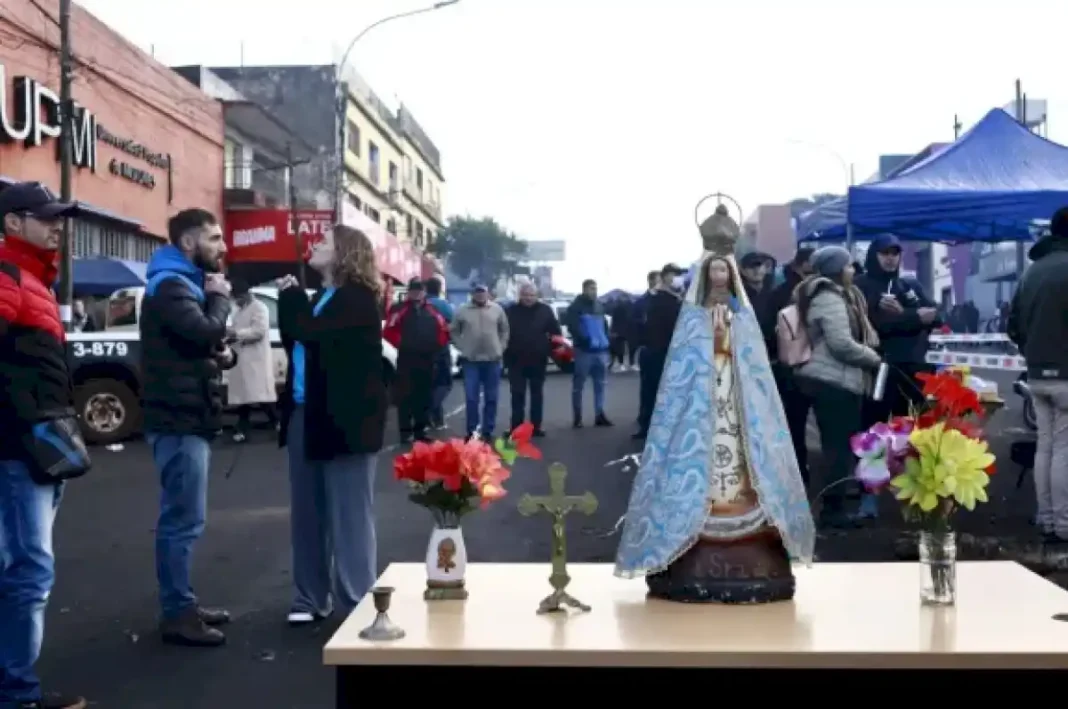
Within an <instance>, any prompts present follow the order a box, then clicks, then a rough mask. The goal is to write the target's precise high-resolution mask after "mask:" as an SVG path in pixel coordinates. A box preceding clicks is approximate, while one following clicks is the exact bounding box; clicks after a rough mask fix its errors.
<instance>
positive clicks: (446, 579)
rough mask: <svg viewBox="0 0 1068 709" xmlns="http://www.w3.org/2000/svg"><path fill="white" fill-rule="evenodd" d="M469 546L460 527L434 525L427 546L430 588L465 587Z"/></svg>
mask: <svg viewBox="0 0 1068 709" xmlns="http://www.w3.org/2000/svg"><path fill="white" fill-rule="evenodd" d="M466 573H467V547H466V546H465V545H464V533H463V529H461V528H460V527H434V531H433V532H431V533H430V543H429V544H428V545H427V548H426V579H427V587H428V588H432V589H433V588H441V589H446V588H463V586H464V575H465V574H466Z"/></svg>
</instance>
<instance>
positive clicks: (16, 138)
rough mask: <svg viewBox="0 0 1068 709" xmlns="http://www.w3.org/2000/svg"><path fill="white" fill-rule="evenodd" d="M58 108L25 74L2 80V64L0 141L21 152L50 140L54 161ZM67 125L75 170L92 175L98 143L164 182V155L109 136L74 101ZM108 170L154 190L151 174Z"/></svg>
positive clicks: (119, 164)
mask: <svg viewBox="0 0 1068 709" xmlns="http://www.w3.org/2000/svg"><path fill="white" fill-rule="evenodd" d="M9 107H10V109H9ZM59 108H60V100H59V95H58V94H57V93H56V92H55V91H53V90H52V89H50V88H48V87H47V86H45V85H44V84H42V83H40V82H39V81H37V80H36V79H32V78H29V77H26V76H16V77H13V78H12V79H11V80H10V81H8V79H7V74H6V72H5V69H4V66H3V64H0V141H2V142H5V143H17V142H22V143H23V144H25V146H26V147H27V148H37V147H40V146H42V145H44V142H45V140H46V139H53V140H55V143H56V159H57V160H59V158H60V149H59V146H60V142H59V138H60V136H61V135H62V131H63V128H62V122H61V121H60V120H59V113H60V111H59ZM71 124H72V126H73V130H72V136H71V138H72V140H71V143H72V147H73V155H72V161H71V162H72V164H73V165H74V166H75V167H78V168H87V169H88V170H89V171H90V172H96V170H97V164H98V163H97V160H98V155H97V145H98V143H104V144H106V145H110V146H112V147H114V148H116V149H118V150H120V151H122V152H124V153H126V154H127V155H129V156H130V157H134V158H137V159H139V160H141V161H143V162H144V163H147V164H148V165H149V166H150V167H154V168H157V169H160V170H166V171H167V177H168V180H169V179H170V174H171V156H170V155H169V154H164V153H158V152H155V151H153V150H151V149H150V148H148V147H146V146H144V145H142V144H140V143H138V142H136V141H134V140H132V139H130V138H124V137H121V136H117V135H115V134H114V133H112V132H110V131H109V130H107V129H106V128H104V126H102V125H100V124H99V123H98V121H97V118H96V116H95V115H94V114H93V113H92V112H90V111H89V110H88V109H86V108H84V107H83V106H79V105H78V104H77V103H75V104H74V111H73V115H72V121H71ZM108 172H109V173H111V174H112V175H115V176H117V177H121V178H123V179H126V180H129V181H130V182H134V183H136V184H139V185H141V186H143V187H146V188H148V189H153V188H154V187H155V186H156V178H155V176H154V175H153V174H152V173H151V172H149V171H147V170H145V169H143V168H141V167H138V166H137V165H134V164H130V163H127V162H125V161H123V160H121V159H119V158H113V159H112V160H110V161H109V162H108Z"/></svg>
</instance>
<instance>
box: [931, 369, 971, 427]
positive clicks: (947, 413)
mask: <svg viewBox="0 0 1068 709" xmlns="http://www.w3.org/2000/svg"><path fill="white" fill-rule="evenodd" d="M916 378H917V379H918V380H920V381H921V382H923V395H924V396H925V397H926V398H927V399H928V400H931V399H933V400H934V402H933V405H932V406H931V409H930V410H929V411H928V412H926V413H929V414H931V415H933V417H934V421H933V422H937V421H944V420H946V419H950V418H961V417H963V416H967V415H969V414H971V415H974V416H977V417H982V415H983V407H982V404H981V403H980V401H979V395H978V394H977V393H975V391H974V390H973V389H971V388H970V387H968V386H967V385H965V383H964V381H963V379H962V376H961V375H960V374H958V373H955V372H950V371H943V372H939V373H938V374H928V373H926V372H921V373H919V374H917V375H916ZM925 415H926V414H925ZM923 419H924V416H921V417H920V421H918V423H919V424H920V425H921V426H923V425H925V424H924V423H923ZM927 421H928V422H929V423H927V424H926V425H930V423H933V422H932V421H930V417H927Z"/></svg>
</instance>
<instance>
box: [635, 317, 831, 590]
mask: <svg viewBox="0 0 1068 709" xmlns="http://www.w3.org/2000/svg"><path fill="white" fill-rule="evenodd" d="M731 309H732V310H733V311H734V312H733V317H732V319H731V325H730V328H731V335H730V336H731V342H732V345H731V357H732V360H733V362H734V368H735V372H736V375H737V376H736V377H735V379H736V381H737V382H738V383H739V385H740V387H739V395H738V400H739V403H740V406H741V412H740V413H741V420H742V425H743V427H744V435H743V436H742V440H743V442H744V444H743V445H744V453H745V457H746V459H747V461H748V466H749V475H750V480H751V483H752V486H753V489H754V490H755V492H756V494H757V498H758V501H759V505H760V508H761V510H762V511H763V513H764V518H765V521H766V524H767V525H769V526H771V527H774V528H775V529H776V530H778V532H779V534H780V536H781V537H782V541H783V545H784V546H785V547H786V550H787V552H788V553H789V554H790V557H791V558H793V559H795V560H799V561H803V562H805V563H811V561H812V554H813V550H814V548H815V543H816V527H815V523H814V522H813V519H812V512H811V509H810V507H809V503H808V496H807V494H806V491H805V486H804V482H803V480H802V478H801V473H800V470H799V469H798V465H797V457H796V456H795V454H794V449H793V444H792V442H791V439H790V432H789V429H788V427H787V424H786V415H785V413H784V412H783V407H782V402H781V400H780V399H779V392H778V389H777V388H776V386H775V379H774V377H773V375H772V371H771V366H770V364H769V362H768V355H767V350H766V348H765V345H764V339H763V336H762V334H761V330H760V326H759V324H758V323H757V319H756V315H755V314H754V312H753V311H752V309H751V308H750V307H749V306H748V304H747V303H739V302H738V301H737V300H735V299H732V304H731ZM713 345H714V343H713V324H712V315H711V314H710V313H709V312H708V310H706V309H705V308H703V307H701V306H700V305H697V304H696V303H695V301H694V298H693V297H692V296H691V297H687V299H686V301H684V302H683V304H682V309H681V311H680V313H679V319H678V322H677V324H676V326H675V333H674V335H673V336H672V340H671V346H670V347H669V349H668V353H667V361H666V364H665V365H664V373H663V378H662V379H661V383H660V390H659V392H658V394H657V398H656V408H655V409H654V411H653V417H652V422H651V425H650V427H649V435H648V438H647V439H646V444H645V452H644V453H643V455H642V460H641V466H640V468H639V469H638V474H637V476H636V477H635V480H634V486H633V489H632V491H631V497H630V504H629V506H628V508H627V514H626V517H625V519H624V526H623V535H622V538H621V540H620V543H619V550H618V553H617V557H616V570H615V573H616V575H617V576H621V577H625V578H637V577H641V576H646V575H649V574H656V573H659V572H662V571H664V570H665V569H666V568H667V567H668V566H669V565H670V564H671V563H672V562H674V561H675V560H676V559H678V558H679V557H680V556H682V555H683V554H685V553H686V552H687V551H689V550H690V548H692V547H693V545H694V544H696V543H697V541H698V540H699V539H700V537H701V534H702V529H703V528H704V525H705V521H706V519H707V518H708V516H709V503H708V499H709V492H710V482H709V472H710V471H709V467H710V464H711V463H710V460H711V456H710V453H711V451H712V450H713V447H714V446H715V442H716V441H715V438H716V436H715V433H714V421H715V410H714V403H713V396H712V392H713V383H714V382H715V380H716V364H715V355H714V349H713Z"/></svg>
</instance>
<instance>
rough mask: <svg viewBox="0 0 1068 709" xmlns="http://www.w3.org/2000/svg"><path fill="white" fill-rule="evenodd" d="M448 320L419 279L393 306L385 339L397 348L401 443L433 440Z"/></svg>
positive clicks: (409, 283) (398, 415) (384, 331)
mask: <svg viewBox="0 0 1068 709" xmlns="http://www.w3.org/2000/svg"><path fill="white" fill-rule="evenodd" d="M448 332H449V325H448V323H447V322H445V317H444V316H443V315H442V314H441V313H439V312H438V311H437V309H435V308H434V307H433V306H432V305H430V304H429V303H428V302H427V300H426V288H425V286H424V285H423V282H422V281H420V280H419V279H418V278H413V279H412V280H411V281H409V282H408V299H407V300H406V301H405V302H403V303H398V304H396V305H394V306H393V308H392V309H391V310H390V313H389V319H388V320H387V321H386V327H385V329H384V330H383V333H382V335H383V337H385V338H386V341H387V342H389V343H390V344H391V345H393V346H394V347H396V348H397V381H396V401H397V418H398V421H399V427H400V436H401V443H411V442H412V441H413V440H418V441H423V442H426V441H429V440H430V437H429V436H427V433H426V430H427V426H428V425H429V423H430V414H431V405H432V404H433V397H434V362H435V361H436V360H437V358H438V356H439V353H440V352H441V349H442V348H443V347H446V346H447V343H448Z"/></svg>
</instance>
